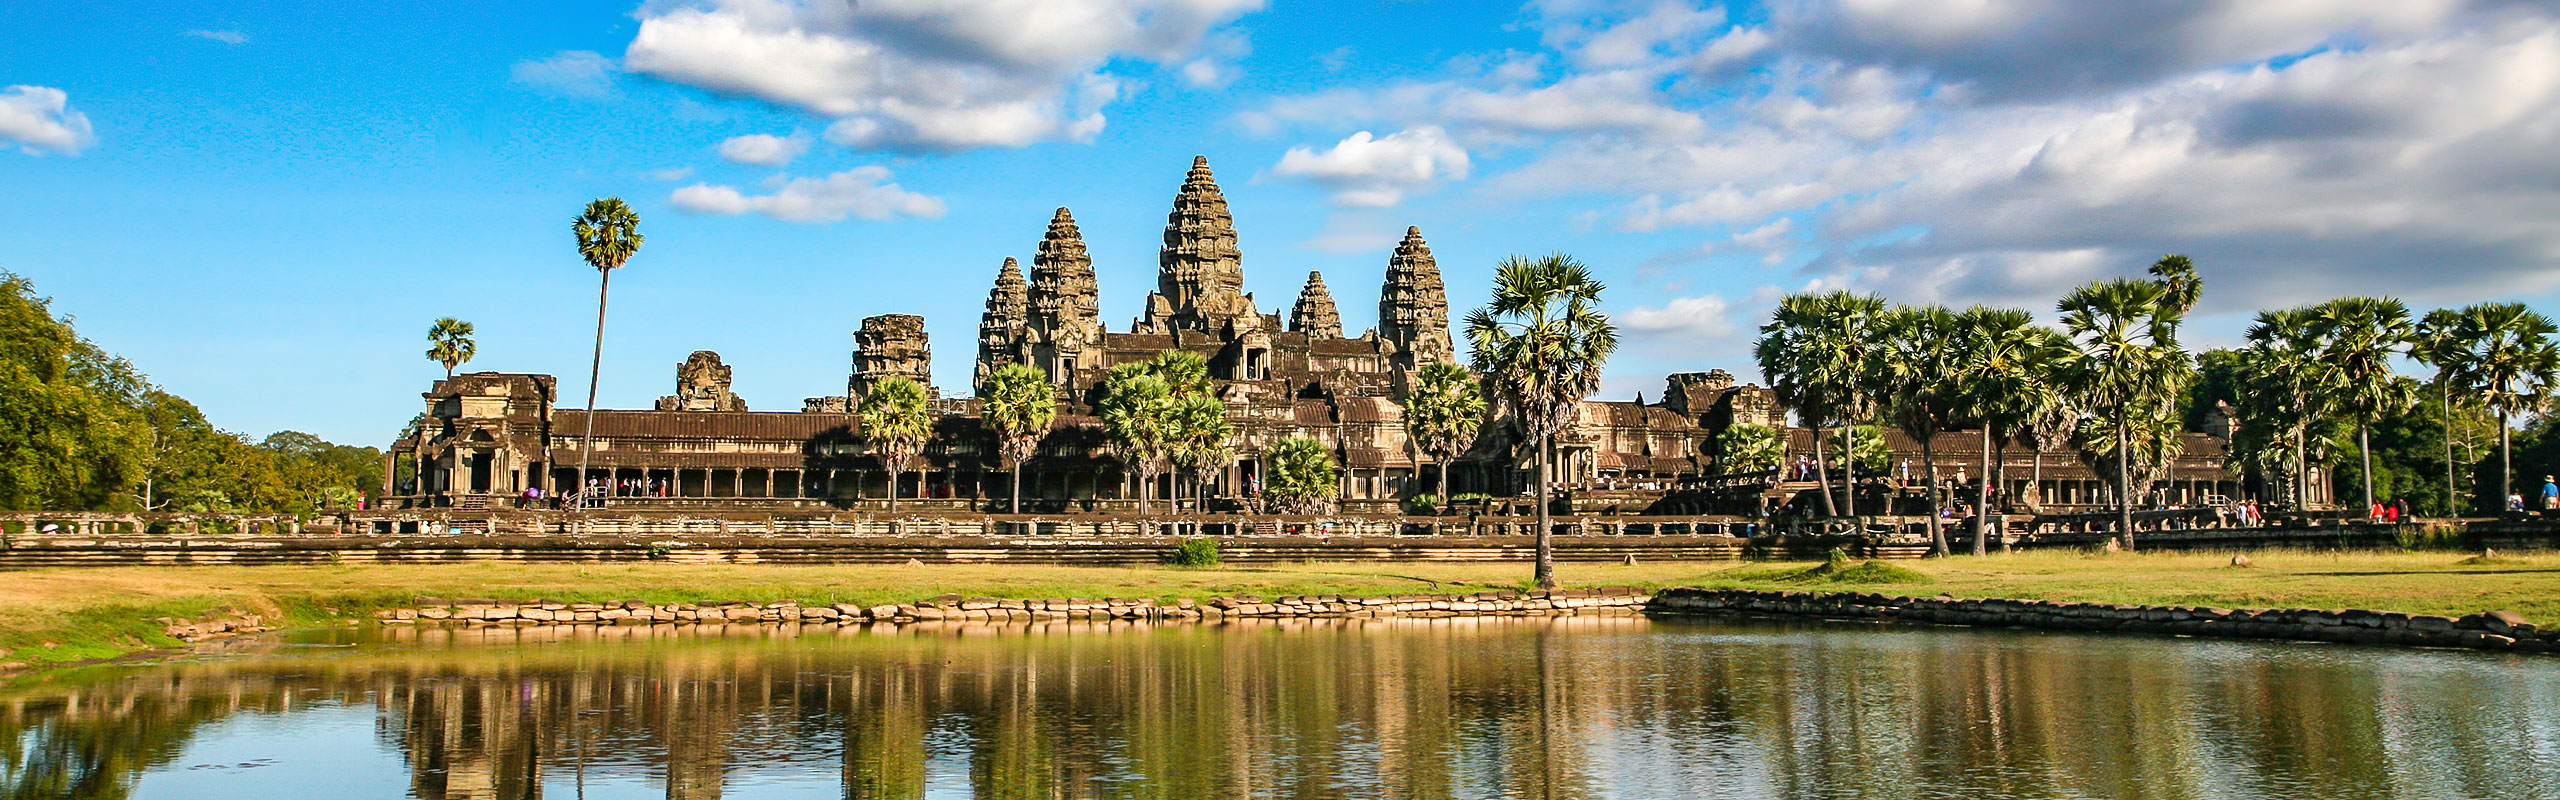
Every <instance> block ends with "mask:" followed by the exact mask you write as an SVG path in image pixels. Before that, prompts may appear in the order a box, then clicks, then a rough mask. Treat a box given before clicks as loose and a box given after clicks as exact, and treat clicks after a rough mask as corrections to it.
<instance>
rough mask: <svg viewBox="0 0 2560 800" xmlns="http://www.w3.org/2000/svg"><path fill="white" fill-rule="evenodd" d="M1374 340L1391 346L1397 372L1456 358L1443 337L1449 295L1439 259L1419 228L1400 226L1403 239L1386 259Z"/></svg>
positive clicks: (1444, 336)
mask: <svg viewBox="0 0 2560 800" xmlns="http://www.w3.org/2000/svg"><path fill="white" fill-rule="evenodd" d="M1378 338H1380V339H1384V340H1386V343H1387V344H1388V345H1389V346H1391V347H1393V348H1395V350H1394V355H1393V356H1391V357H1390V360H1391V361H1392V363H1394V365H1395V368H1396V369H1398V370H1407V371H1409V370H1415V369H1420V368H1421V366H1422V365H1424V364H1431V363H1445V362H1450V361H1455V360H1456V359H1457V350H1456V348H1454V347H1452V346H1451V345H1450V341H1449V294H1448V291H1447V290H1446V289H1444V288H1442V287H1441V284H1440V263H1439V262H1438V261H1435V260H1433V259H1432V258H1431V245H1430V244H1427V243H1425V242H1423V241H1422V229H1421V228H1418V227H1408V228H1405V229H1404V241H1402V242H1399V243H1397V244H1396V251H1395V254H1394V255H1390V256H1388V257H1387V285H1386V289H1385V290H1384V291H1381V292H1379V293H1378Z"/></svg>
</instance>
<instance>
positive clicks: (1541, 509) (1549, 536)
mask: <svg viewBox="0 0 2560 800" xmlns="http://www.w3.org/2000/svg"><path fill="white" fill-rule="evenodd" d="M1554 438H1555V437H1554V435H1552V434H1549V435H1542V436H1539V437H1538V566H1537V572H1536V577H1537V579H1538V588H1540V589H1553V588H1556V550H1555V548H1556V541H1555V535H1556V523H1555V519H1554V517H1553V516H1552V514H1554V512H1553V511H1552V510H1550V509H1548V508H1547V456H1548V451H1549V450H1550V448H1551V447H1552V444H1551V441H1552V440H1553V439H1554Z"/></svg>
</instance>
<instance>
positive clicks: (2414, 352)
mask: <svg viewBox="0 0 2560 800" xmlns="http://www.w3.org/2000/svg"><path fill="white" fill-rule="evenodd" d="M2461 326H2462V312H2461V311H2459V310H2455V309H2450V308H2439V309H2435V310H2433V311H2429V312H2427V314H2426V316H2423V317H2420V318H2418V325H2417V328H2416V329H2415V330H2414V331H2413V332H2412V335H2411V336H2410V338H2409V357H2410V358H2412V359H2415V360H2417V362H2418V363H2420V364H2425V365H2427V366H2430V367H2434V368H2435V370H2436V374H2435V377H2434V378H2433V381H2434V382H2435V385H2436V403H2437V408H2436V411H2437V416H2438V417H2440V418H2441V419H2440V420H2439V422H2441V423H2443V425H2444V506H2445V507H2444V511H2443V513H2444V515H2445V516H2448V517H2458V516H2461V515H2462V511H2461V509H2460V502H2461V501H2459V500H2456V499H2454V498H2457V497H2460V496H2461V491H2460V490H2459V489H2457V488H2455V483H2454V482H2455V480H2456V473H2459V472H2461V471H2462V468H2461V466H2460V465H2458V464H2455V463H2454V461H2453V379H2454V375H2455V373H2457V372H2460V371H2461V369H2462V361H2463V359H2462V357H2461V356H2462V350H2461V348H2460V346H2459V345H2457V344H2456V342H2457V340H2456V339H2455V338H2454V337H2455V331H2456V330H2457V329H2459V328H2460V327H2461Z"/></svg>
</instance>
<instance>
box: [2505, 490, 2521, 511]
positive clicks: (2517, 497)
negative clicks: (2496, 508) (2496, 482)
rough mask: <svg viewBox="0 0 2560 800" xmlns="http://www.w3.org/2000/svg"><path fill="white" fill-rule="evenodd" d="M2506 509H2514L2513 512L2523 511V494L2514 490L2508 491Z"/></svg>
mask: <svg viewBox="0 0 2560 800" xmlns="http://www.w3.org/2000/svg"><path fill="white" fill-rule="evenodd" d="M2507 510H2508V511H2514V512H2522V511H2524V495H2521V494H2517V493H2515V492H2508V493H2507Z"/></svg>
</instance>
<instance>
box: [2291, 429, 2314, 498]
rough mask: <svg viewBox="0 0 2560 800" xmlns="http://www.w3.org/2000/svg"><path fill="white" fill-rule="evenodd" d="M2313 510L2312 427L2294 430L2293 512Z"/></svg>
mask: <svg viewBox="0 0 2560 800" xmlns="http://www.w3.org/2000/svg"><path fill="white" fill-rule="evenodd" d="M2309 508H2311V426H2310V425H2309V424H2304V425H2302V426H2299V427H2296V428H2294V429H2293V510H2295V511H2303V510H2308V509H2309Z"/></svg>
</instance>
